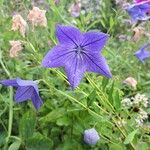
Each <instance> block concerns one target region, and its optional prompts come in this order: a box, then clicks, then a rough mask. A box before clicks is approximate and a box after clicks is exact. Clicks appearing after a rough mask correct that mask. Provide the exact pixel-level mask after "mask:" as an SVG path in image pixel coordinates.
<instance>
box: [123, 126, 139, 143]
mask: <svg viewBox="0 0 150 150" xmlns="http://www.w3.org/2000/svg"><path fill="white" fill-rule="evenodd" d="M137 131H138V129H136V130H134V131H132V132H131V133H130V134H129V135H128V136H127V137H126V139H125V141H124V144H129V143H130V142H132V141H133V139H134V136H135V134H136V133H137Z"/></svg>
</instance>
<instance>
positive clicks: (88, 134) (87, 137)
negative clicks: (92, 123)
mask: <svg viewBox="0 0 150 150" xmlns="http://www.w3.org/2000/svg"><path fill="white" fill-rule="evenodd" d="M99 139H100V137H99V135H98V133H97V131H96V130H95V129H94V128H91V129H87V130H85V131H84V142H85V143H86V144H89V145H95V144H96V143H97V142H98V141H99Z"/></svg>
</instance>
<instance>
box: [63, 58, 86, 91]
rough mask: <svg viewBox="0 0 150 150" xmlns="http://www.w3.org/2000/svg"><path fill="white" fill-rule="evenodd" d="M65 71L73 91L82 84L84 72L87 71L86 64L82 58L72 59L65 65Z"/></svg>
mask: <svg viewBox="0 0 150 150" xmlns="http://www.w3.org/2000/svg"><path fill="white" fill-rule="evenodd" d="M65 70H66V72H67V77H68V80H69V83H70V85H71V87H72V89H75V88H76V86H77V85H78V84H79V83H80V80H81V79H82V77H83V75H84V72H85V71H86V66H85V62H84V59H83V57H82V56H80V57H77V56H76V55H75V56H74V58H72V59H70V61H68V62H67V63H66V65H65Z"/></svg>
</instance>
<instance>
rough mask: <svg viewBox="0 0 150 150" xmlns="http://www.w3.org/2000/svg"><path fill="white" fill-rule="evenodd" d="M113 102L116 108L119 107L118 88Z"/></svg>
mask: <svg viewBox="0 0 150 150" xmlns="http://www.w3.org/2000/svg"><path fill="white" fill-rule="evenodd" d="M113 104H114V107H115V108H116V109H117V110H118V109H119V108H120V107H121V102H120V96H119V91H118V90H117V91H116V92H115V95H114V101H113Z"/></svg>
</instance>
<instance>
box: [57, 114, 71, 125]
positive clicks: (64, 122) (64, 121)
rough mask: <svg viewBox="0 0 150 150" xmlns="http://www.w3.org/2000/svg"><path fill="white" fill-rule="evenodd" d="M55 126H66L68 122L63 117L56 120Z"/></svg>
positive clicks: (65, 117) (67, 119)
mask: <svg viewBox="0 0 150 150" xmlns="http://www.w3.org/2000/svg"><path fill="white" fill-rule="evenodd" d="M56 124H57V125H58V126H68V125H69V124H70V120H69V118H68V117H67V116H64V117H61V118H59V119H57V122H56Z"/></svg>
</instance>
